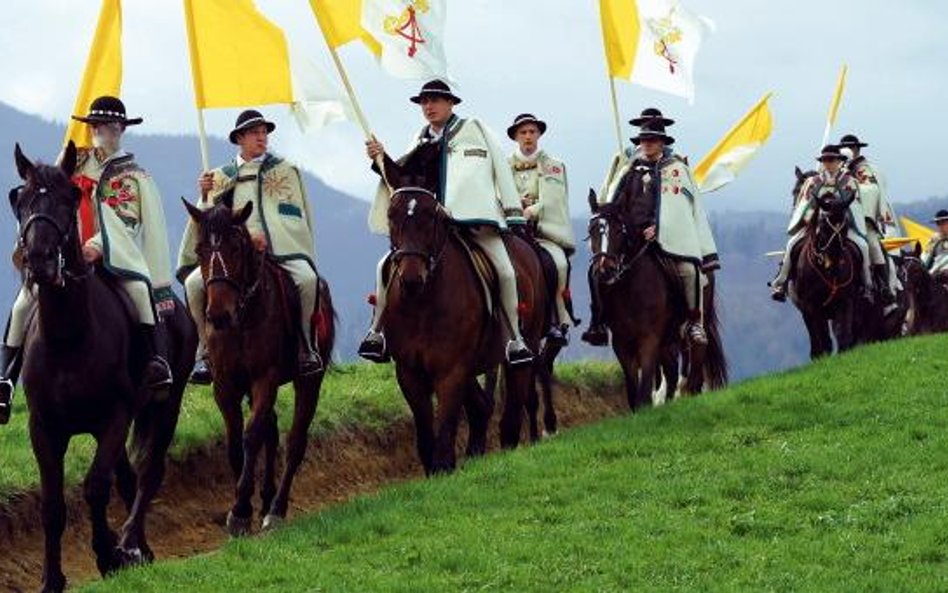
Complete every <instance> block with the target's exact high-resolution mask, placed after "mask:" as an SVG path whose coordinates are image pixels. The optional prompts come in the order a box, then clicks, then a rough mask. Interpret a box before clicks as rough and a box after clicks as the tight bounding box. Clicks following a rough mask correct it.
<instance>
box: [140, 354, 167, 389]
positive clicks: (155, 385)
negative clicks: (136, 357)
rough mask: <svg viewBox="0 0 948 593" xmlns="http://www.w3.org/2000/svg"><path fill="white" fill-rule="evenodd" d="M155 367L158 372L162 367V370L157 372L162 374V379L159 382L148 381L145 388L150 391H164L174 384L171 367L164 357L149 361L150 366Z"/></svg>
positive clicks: (155, 357) (154, 357)
mask: <svg viewBox="0 0 948 593" xmlns="http://www.w3.org/2000/svg"><path fill="white" fill-rule="evenodd" d="M152 365H155V366H154V367H153V368H155V369H156V370H157V369H158V368H159V367H160V369H161V370H158V371H157V372H160V373H161V377H160V378H158V380H157V381H148V382H147V384H146V385H145V387H147V388H148V389H164V388H166V387H168V386H169V385H171V383H173V378H172V376H171V366H170V365H169V364H168V361H167V360H165V359H164V357H162V356H157V355H156V356H153V357H152V358H151V359H150V360H149V361H148V366H152Z"/></svg>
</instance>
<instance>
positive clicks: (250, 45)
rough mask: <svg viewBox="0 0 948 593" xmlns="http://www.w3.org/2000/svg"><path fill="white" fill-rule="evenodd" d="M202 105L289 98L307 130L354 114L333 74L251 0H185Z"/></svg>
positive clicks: (196, 95)
mask: <svg viewBox="0 0 948 593" xmlns="http://www.w3.org/2000/svg"><path fill="white" fill-rule="evenodd" d="M184 10H185V18H186V21H187V27H188V43H189V47H190V51H191V73H192V75H193V78H194V100H195V103H196V104H197V107H198V108H199V109H206V108H215V107H248V106H252V105H269V104H274V103H285V104H288V105H290V106H291V110H292V113H293V115H294V116H295V117H296V120H297V123H298V124H299V125H300V128H301V129H302V130H303V131H312V130H315V129H318V128H320V127H322V126H324V125H326V124H328V123H331V122H333V121H338V120H342V119H349V115H348V114H349V112H350V107H349V104H348V101H347V100H346V99H345V98H344V96H343V94H342V93H341V92H340V91H339V90H338V89H337V88H335V87H334V86H333V84H332V83H331V82H330V79H329V78H328V77H327V76H326V75H325V74H324V73H323V72H321V71H320V70H319V68H317V67H316V65H315V64H313V63H312V62H311V61H309V59H308V58H306V57H305V56H304V55H303V54H302V53H300V52H297V51H295V50H293V49H292V48H291V47H290V45H289V43H288V42H287V39H286V36H285V35H284V33H283V30H282V29H280V28H279V27H277V26H276V25H274V24H273V23H271V22H270V21H269V20H267V18H266V17H264V16H263V14H261V13H260V12H259V11H258V10H257V8H256V7H255V6H254V3H253V1H252V0H184Z"/></svg>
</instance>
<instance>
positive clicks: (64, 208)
mask: <svg viewBox="0 0 948 593" xmlns="http://www.w3.org/2000/svg"><path fill="white" fill-rule="evenodd" d="M13 155H14V158H15V160H16V168H17V172H18V173H19V175H20V179H22V180H23V185H21V186H19V187H16V188H14V189H12V190H10V206H11V207H12V208H13V214H14V215H15V216H16V219H17V222H18V223H19V227H20V228H19V236H18V238H17V240H18V243H19V249H20V251H21V254H22V256H23V271H24V274H25V277H26V281H27V282H31V283H32V282H35V283H37V284H40V285H48V284H56V285H60V286H61V285H62V284H63V283H64V282H65V278H66V276H67V275H68V273H69V271H68V270H69V269H70V268H72V267H73V266H75V265H83V264H82V255H81V251H80V248H81V246H80V245H79V234H78V223H77V216H78V214H77V210H78V207H79V199H80V196H81V194H80V191H79V188H78V187H76V186H75V184H73V183H72V181H71V180H70V178H71V177H72V174H73V172H74V171H75V168H76V146H75V145H74V144H73V143H72V142H69V144H68V145H67V146H66V149H65V150H64V152H63V157H62V161H61V164H60V165H59V166H50V165H44V164H40V163H33V162H32V161H30V159H28V158H27V157H26V156H25V155H24V154H23V151H22V150H21V149H20V145H19V144H17V145H16V148H15V149H14V151H13Z"/></svg>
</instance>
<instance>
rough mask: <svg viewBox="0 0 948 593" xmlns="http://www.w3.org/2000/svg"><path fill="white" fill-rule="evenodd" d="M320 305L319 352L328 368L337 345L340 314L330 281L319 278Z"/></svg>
mask: <svg viewBox="0 0 948 593" xmlns="http://www.w3.org/2000/svg"><path fill="white" fill-rule="evenodd" d="M318 290H319V307H318V308H317V309H318V315H317V319H316V336H317V338H316V341H317V342H318V344H319V352H320V354H322V357H323V360H324V361H325V362H326V365H327V368H328V367H330V366H332V353H333V349H335V347H336V323H337V322H338V321H339V315H338V314H337V313H336V309H335V308H334V307H333V303H332V294H331V293H330V292H329V283H328V282H326V280H325V279H324V278H322V277H320V278H319V287H318Z"/></svg>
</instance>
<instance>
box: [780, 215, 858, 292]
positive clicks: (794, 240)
mask: <svg viewBox="0 0 948 593" xmlns="http://www.w3.org/2000/svg"><path fill="white" fill-rule="evenodd" d="M805 236H806V229H800V230H799V231H797V232H796V233H795V234H794V235H793V236H791V237H790V240H789V241H787V249H786V250H785V251H784V252H783V259H782V260H781V261H780V272H779V273H778V274H777V277H776V278H774V281H773V282H772V284H773V285H774V286H775V287H782V286H784V285H785V284H786V283H787V278H788V277H789V276H790V266H791V264H790V263H789V262H788V261H787V259H788V258H789V257H790V254H791V253H793V250H794V248H796V246H797V244H799V243H800V241H802V240H803V238H804V237H805ZM847 237H848V239H849V240H850V241H852V242H853V243H855V244H856V247H858V248H859V252H860V253H861V254H862V281H863V284H864V285H865V286H866V287H872V285H873V282H872V269H871V264H872V260H871V256H870V254H869V245H868V243H866V240H865V239H863V238H862V237H861V236H859V234H858V233H856V231H854V230H853V229H849V233H848V235H847Z"/></svg>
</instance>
